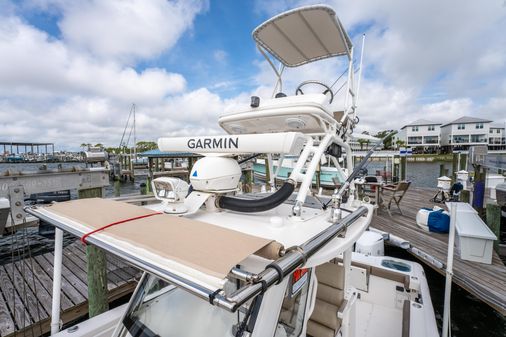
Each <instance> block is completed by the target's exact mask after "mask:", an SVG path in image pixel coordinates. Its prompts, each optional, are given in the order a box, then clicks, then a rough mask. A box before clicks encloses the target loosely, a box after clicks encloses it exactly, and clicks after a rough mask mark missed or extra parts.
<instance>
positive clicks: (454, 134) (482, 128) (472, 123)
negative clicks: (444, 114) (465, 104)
mask: <svg viewBox="0 0 506 337" xmlns="http://www.w3.org/2000/svg"><path fill="white" fill-rule="evenodd" d="M490 123H492V121H491V120H488V119H482V118H475V117H460V118H458V119H456V120H454V121H452V122H449V123H446V124H444V125H441V147H442V148H443V149H444V150H446V151H454V150H467V149H469V146H472V145H488V143H489V133H490Z"/></svg>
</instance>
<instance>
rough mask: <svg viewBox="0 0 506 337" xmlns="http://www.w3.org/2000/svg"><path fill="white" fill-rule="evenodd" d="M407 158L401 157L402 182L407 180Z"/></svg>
mask: <svg viewBox="0 0 506 337" xmlns="http://www.w3.org/2000/svg"><path fill="white" fill-rule="evenodd" d="M406 165H407V160H406V156H403V157H401V181H404V180H406Z"/></svg>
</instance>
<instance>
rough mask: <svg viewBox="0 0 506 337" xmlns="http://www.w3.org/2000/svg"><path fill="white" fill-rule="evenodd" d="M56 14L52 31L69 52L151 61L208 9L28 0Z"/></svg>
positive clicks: (157, 0)
mask: <svg viewBox="0 0 506 337" xmlns="http://www.w3.org/2000/svg"><path fill="white" fill-rule="evenodd" d="M32 7H34V8H39V9H42V10H46V11H55V10H57V11H61V13H62V19H61V20H60V21H59V22H58V27H59V29H60V31H61V34H62V36H63V40H64V41H65V42H66V43H68V44H69V45H70V46H71V47H72V48H73V49H77V50H81V51H84V52H88V53H90V54H93V55H94V56H96V57H100V58H106V59H115V60H118V59H120V60H127V61H132V60H138V59H148V58H154V57H156V56H158V55H160V53H162V52H164V51H166V50H168V49H170V48H172V47H173V46H174V44H175V43H176V42H177V41H178V40H179V38H180V37H181V36H182V34H183V33H184V32H186V31H187V30H188V29H191V27H192V25H193V21H194V19H195V17H196V16H197V15H198V14H199V13H202V12H204V11H206V10H207V8H208V3H207V1H199V0H176V1H166V0H150V1H145V0H107V1H101V0H83V1H62V0H49V1H42V2H41V1H39V0H37V1H32Z"/></svg>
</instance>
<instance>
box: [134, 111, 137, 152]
mask: <svg viewBox="0 0 506 337" xmlns="http://www.w3.org/2000/svg"><path fill="white" fill-rule="evenodd" d="M133 112H134V126H133V128H134V159H137V135H136V133H135V132H136V130H135V103H134V104H133Z"/></svg>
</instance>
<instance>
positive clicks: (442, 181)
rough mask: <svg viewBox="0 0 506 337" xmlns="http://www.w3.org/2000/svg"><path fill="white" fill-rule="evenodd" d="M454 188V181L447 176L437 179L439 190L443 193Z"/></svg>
mask: <svg viewBox="0 0 506 337" xmlns="http://www.w3.org/2000/svg"><path fill="white" fill-rule="evenodd" d="M451 187H452V180H451V179H450V178H448V177H447V176H442V177H439V178H437V188H439V189H440V190H442V191H445V192H449V191H450V188H451Z"/></svg>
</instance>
